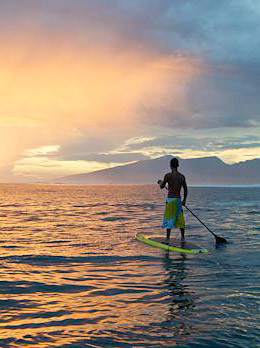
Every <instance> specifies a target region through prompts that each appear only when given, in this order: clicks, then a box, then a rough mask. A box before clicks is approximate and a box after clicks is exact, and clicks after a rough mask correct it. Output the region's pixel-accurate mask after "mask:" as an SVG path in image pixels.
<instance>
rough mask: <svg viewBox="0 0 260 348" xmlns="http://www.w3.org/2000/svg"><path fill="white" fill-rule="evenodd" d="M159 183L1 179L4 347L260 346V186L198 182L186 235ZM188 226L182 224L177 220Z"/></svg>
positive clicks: (0, 328) (0, 331)
mask: <svg viewBox="0 0 260 348" xmlns="http://www.w3.org/2000/svg"><path fill="white" fill-rule="evenodd" d="M165 194H166V192H164V191H161V190H159V188H158V187H156V186H155V185H147V186H145V185H142V186H138V185H132V186H131V185H129V186H127V185H125V186H113V185H110V186H103V185H101V186H76V185H75V186H73V185H71V186H69V185H68V186H67V185H13V184H2V185H0V197H1V199H0V232H1V233H0V236H1V241H0V242H1V243H0V247H1V255H0V272H1V274H0V275H1V278H0V294H1V297H0V347H39V348H40V347H94V348H96V347H179V348H180V347H181V348H195V347H196V348H215V347H216V348H222V347H223V348H224V347H225V348H228V347H230V348H244V347H247V348H251V347H252V348H257V347H260V324H259V323H260V277H259V276H260V254H259V249H260V188H259V187H258V188H257V187H254V188H250V187H241V188H228V187H226V188H217V187H214V188H210V187H204V188H199V187H191V188H189V196H188V200H187V206H188V207H189V208H190V209H191V210H192V211H193V212H194V213H195V214H196V215H197V216H198V217H199V218H200V219H201V220H202V221H203V222H204V223H205V224H206V225H207V226H208V227H209V228H210V229H211V230H212V231H214V233H216V234H217V235H218V236H221V237H224V238H225V239H227V240H228V244H227V245H224V246H222V247H219V248H216V246H215V239H214V237H213V236H212V235H211V234H210V233H209V232H208V231H207V230H206V229H205V227H203V226H202V225H201V224H200V223H199V222H198V221H197V220H196V219H195V218H194V217H193V216H192V215H191V214H190V213H189V212H188V211H185V219H186V224H187V228H186V239H187V240H188V241H191V242H194V243H196V244H198V245H199V246H202V247H205V248H207V249H208V250H209V253H208V254H199V255H183V254H178V253H170V254H169V253H167V252H165V251H163V250H160V249H156V248H153V247H150V246H147V245H145V244H142V243H140V242H138V241H137V240H135V238H134V237H135V234H136V233H137V232H142V233H144V234H149V235H151V234H156V235H158V234H163V233H164V231H163V230H162V229H161V227H160V226H161V221H162V214H163V209H164V201H165ZM172 236H174V237H175V238H179V231H178V230H175V231H173V232H172Z"/></svg>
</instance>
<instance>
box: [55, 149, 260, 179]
mask: <svg viewBox="0 0 260 348" xmlns="http://www.w3.org/2000/svg"><path fill="white" fill-rule="evenodd" d="M171 158H172V156H164V157H160V158H156V159H152V160H144V161H138V162H135V163H132V164H128V165H124V166H118V167H113V168H109V169H103V170H99V171H96V172H92V173H83V174H77V175H70V176H66V177H62V178H59V179H56V180H55V182H56V183H64V184H151V183H156V182H157V180H158V179H159V178H163V176H164V174H165V173H167V172H169V171H170V168H169V163H170V160H171ZM179 171H180V172H181V173H183V174H184V175H185V176H186V179H187V183H188V185H258V184H260V158H257V159H254V160H249V161H245V162H239V163H236V164H233V165H229V164H226V163H224V162H223V161H221V160H220V159H219V158H218V157H203V158H193V159H180V167H179Z"/></svg>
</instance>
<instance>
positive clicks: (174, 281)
mask: <svg viewBox="0 0 260 348" xmlns="http://www.w3.org/2000/svg"><path fill="white" fill-rule="evenodd" d="M186 258H187V255H185V254H180V256H179V257H178V258H177V259H173V258H171V256H170V254H169V252H166V254H165V257H164V259H163V267H164V269H165V274H166V279H165V288H166V290H167V292H168V295H169V299H170V303H169V309H168V312H167V315H166V320H165V322H164V326H167V327H169V328H171V331H172V333H173V334H174V336H175V337H180V338H182V339H185V337H187V336H188V335H189V334H190V333H191V331H192V326H191V325H190V324H189V322H188V321H187V318H188V317H189V316H190V315H191V313H192V311H193V308H194V307H195V299H194V294H193V295H192V294H191V291H190V289H189V287H188V285H187V284H185V280H186V278H187V269H186V268H187V267H186Z"/></svg>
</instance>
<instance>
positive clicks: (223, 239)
mask: <svg viewBox="0 0 260 348" xmlns="http://www.w3.org/2000/svg"><path fill="white" fill-rule="evenodd" d="M214 237H215V238H216V243H217V244H226V243H227V240H226V239H225V238H222V237H219V236H216V235H215V234H214Z"/></svg>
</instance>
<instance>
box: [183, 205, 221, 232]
mask: <svg viewBox="0 0 260 348" xmlns="http://www.w3.org/2000/svg"><path fill="white" fill-rule="evenodd" d="M184 207H185V208H186V209H187V210H188V211H189V212H190V213H191V214H192V215H193V216H194V217H195V218H196V219H197V220H198V221H199V222H200V223H201V224H202V225H203V226H204V227H206V229H207V230H208V231H209V232H210V233H212V234H213V236H214V237H216V235H215V233H214V232H212V231H211V230H210V229H209V228H208V227H207V226H206V225H205V224H204V222H202V221H201V220H200V219H199V218H198V217H197V215H195V214H194V213H193V212H192V211H191V210H190V209H189V208H188V207H187V206H186V205H185V206H184Z"/></svg>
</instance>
